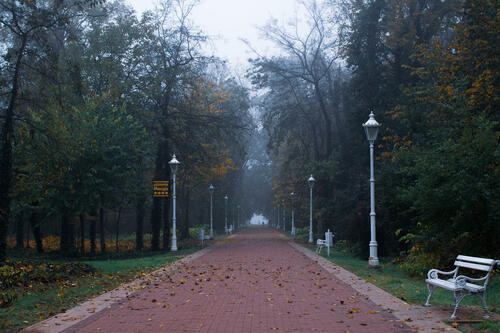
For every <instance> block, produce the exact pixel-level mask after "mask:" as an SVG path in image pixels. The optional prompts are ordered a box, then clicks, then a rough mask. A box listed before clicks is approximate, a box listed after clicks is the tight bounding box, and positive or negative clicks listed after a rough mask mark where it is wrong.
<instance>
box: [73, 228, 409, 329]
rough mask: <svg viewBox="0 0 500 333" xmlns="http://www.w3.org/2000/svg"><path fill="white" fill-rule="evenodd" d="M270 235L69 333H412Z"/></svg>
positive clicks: (191, 268)
mask: <svg viewBox="0 0 500 333" xmlns="http://www.w3.org/2000/svg"><path fill="white" fill-rule="evenodd" d="M413 331H414V330H413V329H412V328H410V327H409V326H407V324H406V323H405V321H404V320H401V319H398V318H396V317H394V316H393V315H392V314H391V313H390V311H387V309H384V308H383V307H381V306H378V305H376V304H375V303H373V302H372V301H370V300H369V299H368V298H367V297H363V296H361V295H360V294H359V293H358V292H357V291H355V290H354V289H353V288H351V287H350V286H349V285H347V284H346V283H344V282H342V281H341V280H339V279H338V278H336V277H335V275H334V274H332V273H330V272H328V271H327V270H325V269H323V268H322V267H321V266H319V265H318V264H317V263H315V262H314V261H312V260H310V259H309V258H307V257H306V256H304V255H303V254H302V253H300V252H299V251H297V250H296V249H295V248H293V247H292V246H290V245H289V243H288V241H287V240H286V239H285V238H284V237H282V235H280V234H279V233H276V232H273V231H272V230H270V229H264V228H263V229H249V230H247V231H245V232H242V233H239V234H237V235H235V236H234V237H233V238H231V239H227V240H224V241H222V242H219V244H218V245H217V246H215V247H214V248H213V249H212V250H211V251H209V252H208V253H206V254H205V255H203V256H200V257H198V258H196V259H194V260H192V261H191V262H189V263H184V264H180V265H178V269H177V270H176V271H171V272H168V273H166V274H164V275H163V276H162V277H161V278H158V279H156V280H155V281H154V282H152V283H150V284H149V285H147V287H146V288H144V289H142V290H141V291H139V292H136V293H134V294H132V295H131V296H129V297H128V298H125V299H122V300H121V301H118V302H116V303H114V304H113V305H112V306H109V307H107V308H106V309H104V310H102V311H100V312H99V313H96V314H94V315H93V316H91V317H89V318H87V319H85V320H82V321H80V322H79V323H77V324H75V325H73V326H71V327H69V328H66V329H65V330H64V332H216V333H223V332H256V333H260V332H373V333H375V332H413Z"/></svg>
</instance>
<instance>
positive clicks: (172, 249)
mask: <svg viewBox="0 0 500 333" xmlns="http://www.w3.org/2000/svg"><path fill="white" fill-rule="evenodd" d="M170 251H172V252H175V251H177V238H172V247H171V248H170Z"/></svg>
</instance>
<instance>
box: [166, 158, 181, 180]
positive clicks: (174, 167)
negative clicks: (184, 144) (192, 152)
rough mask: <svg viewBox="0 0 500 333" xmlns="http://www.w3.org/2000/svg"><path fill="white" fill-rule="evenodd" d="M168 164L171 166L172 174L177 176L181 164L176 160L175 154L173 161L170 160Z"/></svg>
mask: <svg viewBox="0 0 500 333" xmlns="http://www.w3.org/2000/svg"><path fill="white" fill-rule="evenodd" d="M168 164H169V165H170V170H172V173H173V174H174V175H175V174H176V173H177V169H179V164H181V162H179V161H178V160H177V159H176V158H175V154H174V155H173V156H172V159H171V160H170V162H168Z"/></svg>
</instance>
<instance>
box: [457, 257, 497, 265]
mask: <svg viewBox="0 0 500 333" xmlns="http://www.w3.org/2000/svg"><path fill="white" fill-rule="evenodd" d="M457 260H462V261H469V262H472V263H478V264H484V265H493V263H494V262H495V260H494V259H487V258H478V257H470V256H463V255H459V256H458V257H457Z"/></svg>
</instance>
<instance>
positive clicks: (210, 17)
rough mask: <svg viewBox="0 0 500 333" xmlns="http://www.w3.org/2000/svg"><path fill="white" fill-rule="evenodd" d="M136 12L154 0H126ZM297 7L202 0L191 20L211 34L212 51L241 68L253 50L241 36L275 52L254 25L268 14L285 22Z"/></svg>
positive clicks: (287, 2) (292, 1) (290, 0)
mask: <svg viewBox="0 0 500 333" xmlns="http://www.w3.org/2000/svg"><path fill="white" fill-rule="evenodd" d="M126 1H127V2H128V3H129V4H131V5H132V6H133V7H134V8H135V9H136V11H137V12H139V13H142V12H143V11H145V10H148V9H154V3H156V1H155V0H126ZM298 10H300V8H299V7H298V5H297V3H296V0H201V1H200V4H199V5H198V6H197V7H196V8H195V10H194V12H193V15H192V20H193V21H194V22H195V24H196V25H198V26H199V27H200V28H201V29H202V30H203V31H204V32H205V34H207V35H209V36H212V37H213V38H214V44H213V46H214V50H213V53H214V54H215V55H216V56H219V57H221V58H225V59H227V60H228V61H229V62H230V64H231V67H233V68H235V69H236V68H241V67H243V66H245V65H246V63H247V59H248V58H249V57H253V53H252V52H251V51H250V50H249V48H248V47H247V46H246V45H245V44H244V43H243V42H242V41H240V39H242V38H243V39H246V40H248V41H249V42H250V43H251V45H252V47H254V48H255V49H256V50H257V51H258V52H259V53H262V54H266V55H269V54H276V53H277V52H278V51H277V50H276V49H274V48H273V46H272V45H271V44H270V43H268V42H266V41H264V40H262V38H260V36H259V32H258V30H257V29H256V27H257V26H262V25H264V24H265V23H266V22H268V21H269V19H270V18H271V17H273V18H275V19H278V20H279V21H280V22H286V21H287V20H289V19H290V18H293V17H295V16H296V12H297V11H298Z"/></svg>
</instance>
